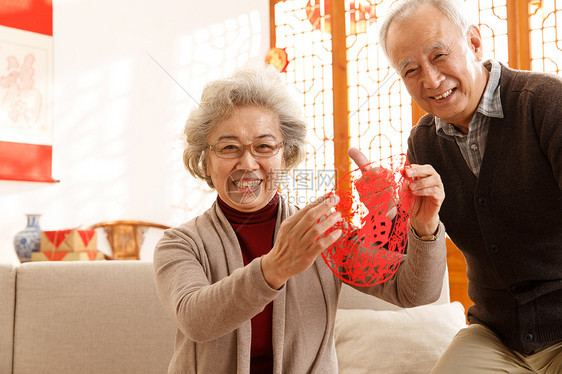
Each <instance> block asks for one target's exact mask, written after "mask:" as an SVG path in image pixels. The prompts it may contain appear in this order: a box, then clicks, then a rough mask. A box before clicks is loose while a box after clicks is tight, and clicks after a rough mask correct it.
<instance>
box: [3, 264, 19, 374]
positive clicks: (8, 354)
mask: <svg viewBox="0 0 562 374" xmlns="http://www.w3.org/2000/svg"><path fill="white" fill-rule="evenodd" d="M15 302H16V268H15V266H13V265H8V264H0V373H11V372H12V358H13V353H14V305H15Z"/></svg>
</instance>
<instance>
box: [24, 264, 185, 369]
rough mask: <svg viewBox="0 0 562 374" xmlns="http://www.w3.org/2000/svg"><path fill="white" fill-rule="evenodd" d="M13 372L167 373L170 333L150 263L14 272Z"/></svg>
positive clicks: (57, 266)
mask: <svg viewBox="0 0 562 374" xmlns="http://www.w3.org/2000/svg"><path fill="white" fill-rule="evenodd" d="M15 321H16V322H15V334H14V359H13V367H14V373H15V374H18V373H61V374H64V373H69V374H70V373H104V374H111V373H115V374H117V373H165V372H166V371H167V367H168V364H169V362H170V359H171V357H172V354H173V345H174V336H175V332H176V328H175V326H174V324H173V322H172V320H171V319H170V318H169V317H168V315H167V314H166V313H165V312H164V310H163V309H162V308H161V305H160V301H159V299H158V297H157V295H156V286H155V282H154V271H153V267H152V263H149V262H141V261H91V262H89V261H88V262H86V261H72V262H64V261H58V262H54V261H53V262H36V263H26V264H23V265H21V266H19V267H18V269H17V289H16V317H15Z"/></svg>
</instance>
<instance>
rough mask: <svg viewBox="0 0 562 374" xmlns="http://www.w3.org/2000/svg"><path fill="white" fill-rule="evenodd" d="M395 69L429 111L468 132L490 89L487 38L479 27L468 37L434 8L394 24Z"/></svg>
mask: <svg viewBox="0 0 562 374" xmlns="http://www.w3.org/2000/svg"><path fill="white" fill-rule="evenodd" d="M386 45H387V50H388V56H389V60H390V63H391V65H392V66H393V67H394V68H395V69H396V70H397V71H398V73H399V74H400V76H401V77H402V80H403V82H404V84H405V86H406V89H407V90H408V92H409V93H410V96H411V97H412V98H413V99H414V101H415V102H416V103H417V104H418V105H419V106H420V107H421V108H422V109H423V110H425V111H426V112H428V113H430V114H433V115H435V116H437V117H439V118H441V119H443V120H445V121H447V122H449V123H452V124H454V125H456V126H457V127H461V128H468V124H469V123H470V120H471V119H472V116H473V114H474V112H475V111H476V109H477V108H478V103H479V102H480V98H481V97H482V94H483V93H484V89H485V88H486V83H487V79H488V74H487V71H486V69H485V68H484V67H483V66H482V56H483V51H482V38H481V36H480V32H479V31H478V29H477V28H475V27H472V26H471V27H470V29H469V30H468V32H467V33H465V34H463V33H461V31H460V30H459V27H458V26H456V25H455V24H454V23H453V22H451V21H450V20H449V19H448V18H446V17H445V16H444V15H443V14H441V13H440V12H439V11H438V10H437V9H436V8H434V7H433V6H431V5H424V6H421V7H419V8H417V9H415V10H413V11H411V12H410V13H408V14H407V15H406V16H404V17H401V18H397V19H395V20H393V21H392V23H391V24H390V27H389V29H388V33H387V37H386Z"/></svg>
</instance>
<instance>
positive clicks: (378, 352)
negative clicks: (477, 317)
mask: <svg viewBox="0 0 562 374" xmlns="http://www.w3.org/2000/svg"><path fill="white" fill-rule="evenodd" d="M465 326H466V320H465V314H464V308H463V306H462V304H461V303H459V302H456V301H455V302H452V303H447V304H432V305H425V306H420V307H416V308H409V309H402V310H392V311H390V310H384V311H383V310H364V309H361V310H359V309H355V310H354V309H340V310H338V313H337V315H336V328H335V342H336V352H337V356H338V367H339V373H340V374H345V373H353V374H362V373H365V374H367V373H369V374H375V373H384V374H393V373H396V374H403V373H408V374H416V373H420V374H422V373H423V374H427V373H429V372H430V370H431V368H432V367H433V365H435V363H436V362H437V359H438V358H439V356H441V354H442V353H443V352H444V350H445V348H446V347H447V346H448V345H449V343H450V342H451V340H452V339H453V336H454V335H455V334H456V333H457V332H458V331H459V330H460V329H461V328H463V327H465Z"/></svg>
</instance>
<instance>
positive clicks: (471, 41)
mask: <svg viewBox="0 0 562 374" xmlns="http://www.w3.org/2000/svg"><path fill="white" fill-rule="evenodd" d="M467 39H468V40H467V41H468V45H469V46H470V49H472V52H474V55H475V56H476V59H477V60H478V61H480V60H482V59H483V58H484V47H483V45H482V36H481V35H480V30H479V29H478V27H476V26H474V25H471V26H470V27H469V28H468V32H467Z"/></svg>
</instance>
